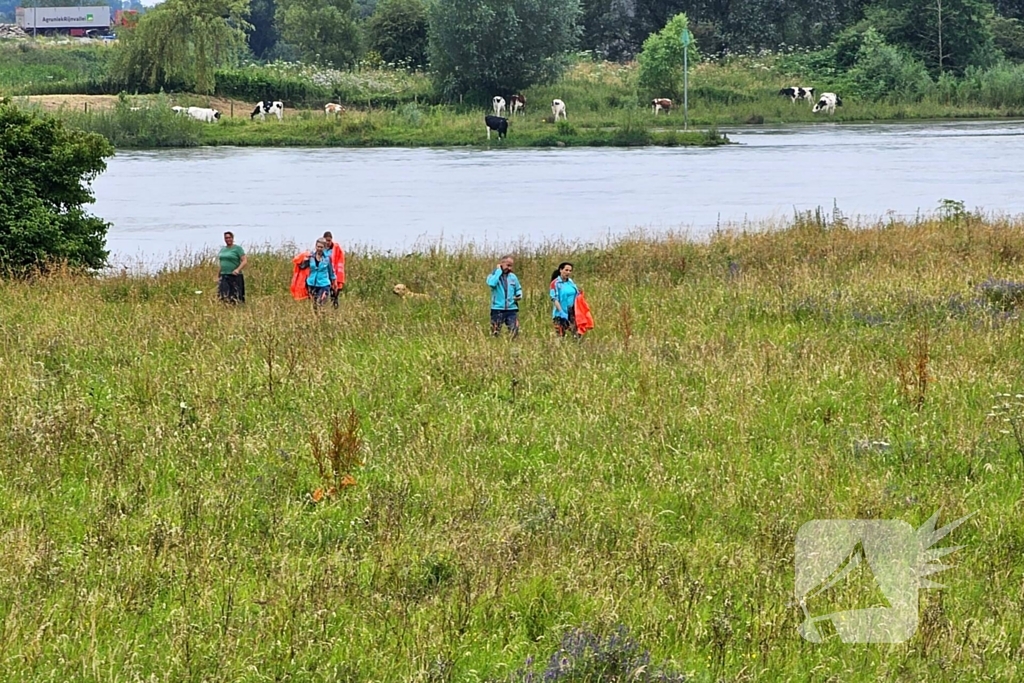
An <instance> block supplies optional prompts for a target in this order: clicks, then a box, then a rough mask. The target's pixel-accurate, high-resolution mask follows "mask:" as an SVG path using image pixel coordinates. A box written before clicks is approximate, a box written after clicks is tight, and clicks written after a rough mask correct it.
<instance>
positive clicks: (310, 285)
mask: <svg viewBox="0 0 1024 683" xmlns="http://www.w3.org/2000/svg"><path fill="white" fill-rule="evenodd" d="M326 249H327V242H326V241H325V240H323V239H319V240H317V241H316V251H315V252H314V253H313V254H312V255H311V256H310V257H309V275H308V276H307V277H306V288H307V289H308V290H309V298H310V299H312V300H313V308H319V307H320V306H323V305H324V304H325V303H327V298H328V297H329V296H330V295H331V285H333V284H334V280H335V279H336V277H337V276H336V275H335V274H334V264H332V263H331V258H330V257H329V256H328V255H327V254H326V253H324V252H325V250H326Z"/></svg>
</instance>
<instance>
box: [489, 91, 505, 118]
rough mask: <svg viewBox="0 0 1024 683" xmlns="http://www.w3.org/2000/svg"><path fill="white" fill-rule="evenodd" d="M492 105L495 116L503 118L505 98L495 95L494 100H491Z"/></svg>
mask: <svg viewBox="0 0 1024 683" xmlns="http://www.w3.org/2000/svg"><path fill="white" fill-rule="evenodd" d="M491 104H492V105H494V115H495V116H501V114H502V112H504V111H505V98H504V97H502V96H501V95H495V96H494V99H493V100H491Z"/></svg>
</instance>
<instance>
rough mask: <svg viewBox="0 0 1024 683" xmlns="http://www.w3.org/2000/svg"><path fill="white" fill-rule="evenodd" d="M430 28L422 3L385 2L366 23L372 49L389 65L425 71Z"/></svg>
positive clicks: (415, 0)
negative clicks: (428, 29) (405, 65)
mask: <svg viewBox="0 0 1024 683" xmlns="http://www.w3.org/2000/svg"><path fill="white" fill-rule="evenodd" d="M427 26H428V25H427V6H426V5H425V4H424V3H423V0H382V2H380V3H379V4H378V5H377V10H376V11H375V12H374V13H373V16H372V17H370V19H369V20H368V21H367V22H366V30H367V33H368V34H369V39H370V49H371V50H375V51H376V52H377V53H378V54H379V55H380V56H381V57H382V58H383V59H384V61H386V62H392V63H400V62H401V63H405V64H407V65H409V66H411V67H413V68H417V69H419V68H422V67H425V66H426V65H427Z"/></svg>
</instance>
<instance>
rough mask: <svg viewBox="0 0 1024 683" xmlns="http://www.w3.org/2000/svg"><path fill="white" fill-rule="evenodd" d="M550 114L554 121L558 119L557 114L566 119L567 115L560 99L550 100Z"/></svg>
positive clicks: (567, 118)
mask: <svg viewBox="0 0 1024 683" xmlns="http://www.w3.org/2000/svg"><path fill="white" fill-rule="evenodd" d="M551 115H552V116H554V117H555V121H557V120H558V117H559V116H561V117H562V118H563V119H565V120H566V121H568V120H569V117H568V116H566V114H565V102H563V101H562V100H551Z"/></svg>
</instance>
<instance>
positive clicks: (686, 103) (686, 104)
mask: <svg viewBox="0 0 1024 683" xmlns="http://www.w3.org/2000/svg"><path fill="white" fill-rule="evenodd" d="M689 52H690V46H689V45H685V46H683V130H684V131H685V130H688V129H689V127H690V114H689V109H690V83H689V78H688V75H687V72H688V71H689V70H690V69H689V67H690V65H689V63H688V59H687V53H689Z"/></svg>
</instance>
